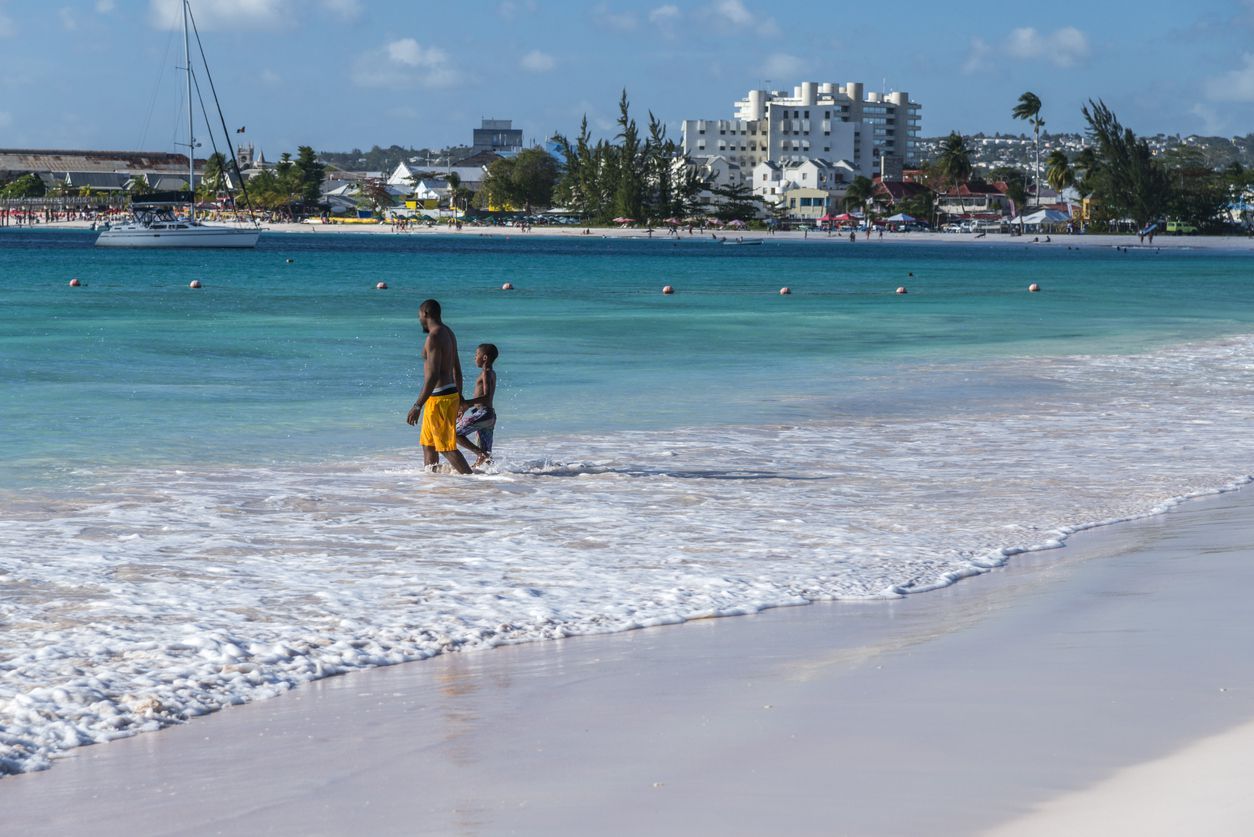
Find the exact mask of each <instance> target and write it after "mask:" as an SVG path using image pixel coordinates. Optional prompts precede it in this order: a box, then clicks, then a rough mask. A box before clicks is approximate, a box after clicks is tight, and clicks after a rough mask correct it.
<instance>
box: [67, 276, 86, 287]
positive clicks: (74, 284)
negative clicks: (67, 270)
mask: <svg viewBox="0 0 1254 837" xmlns="http://www.w3.org/2000/svg"><path fill="white" fill-rule="evenodd" d="M81 284H83V283H82V282H80V281H78V277H77V276H75V277H74V278H73V279H71V280H70V287H71V288H77V287H78V286H79V285H81Z"/></svg>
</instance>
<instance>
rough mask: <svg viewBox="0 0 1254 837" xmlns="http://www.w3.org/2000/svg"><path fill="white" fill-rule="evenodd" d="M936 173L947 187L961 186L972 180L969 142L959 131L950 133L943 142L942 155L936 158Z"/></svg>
mask: <svg viewBox="0 0 1254 837" xmlns="http://www.w3.org/2000/svg"><path fill="white" fill-rule="evenodd" d="M936 171H937V173H938V174H939V175H940V178H941V180H942V181H944V184H945V186H947V187H950V188H952V187H955V186H961V185H962V184H964V183H966V182H967V181H969V180H970V179H971V172H972V171H973V168H972V166H971V151H970V150H969V149H968V148H967V141H966V140H964V139H963V138H962V134H959V133H958V132H957V131H950V132H949V136H947V137H945V139H944V140H943V141H942V142H941V148H940V155H939V156H938V157H937V158H936Z"/></svg>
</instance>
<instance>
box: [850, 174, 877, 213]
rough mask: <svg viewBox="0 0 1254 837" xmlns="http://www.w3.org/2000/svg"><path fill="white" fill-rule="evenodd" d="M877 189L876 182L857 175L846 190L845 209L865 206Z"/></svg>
mask: <svg viewBox="0 0 1254 837" xmlns="http://www.w3.org/2000/svg"><path fill="white" fill-rule="evenodd" d="M874 191H875V184H874V183H872V182H871V179H870V178H868V177H863V176H861V175H859V176H857V177H855V178H854V179H853V182H852V183H850V184H849V188H848V189H846V190H845V209H852V208H854V207H864V206H865V205H866V203H867V201H869V200H870V199H871V195H872V194H873V193H874Z"/></svg>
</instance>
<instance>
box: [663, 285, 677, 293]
mask: <svg viewBox="0 0 1254 837" xmlns="http://www.w3.org/2000/svg"><path fill="white" fill-rule="evenodd" d="M662 293H664V294H667V295H670V294H673V293H675V289H674V288H672V287H671V286H670V285H667V286H666V287H664V288H662Z"/></svg>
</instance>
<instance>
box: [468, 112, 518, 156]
mask: <svg viewBox="0 0 1254 837" xmlns="http://www.w3.org/2000/svg"><path fill="white" fill-rule="evenodd" d="M472 137H473V141H472V142H471V144H470V154H471V156H474V155H475V154H478V153H479V152H481V151H493V152H496V153H497V154H501V155H502V156H505V157H508V156H510V155H513V154H517V153H518V152H519V151H522V147H523V132H522V129H521V128H515V127H514V122H513V120H512V119H484V120H482V122H481V123H480V125H479V127H478V128H475V129H474V132H473V134H472Z"/></svg>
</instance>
